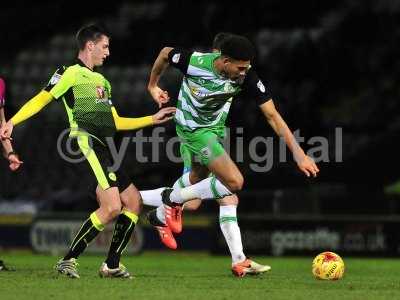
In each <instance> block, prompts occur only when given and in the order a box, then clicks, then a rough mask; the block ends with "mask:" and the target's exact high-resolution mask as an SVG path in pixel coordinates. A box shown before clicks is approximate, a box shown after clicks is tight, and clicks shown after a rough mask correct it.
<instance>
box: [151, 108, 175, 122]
mask: <svg viewBox="0 0 400 300" xmlns="http://www.w3.org/2000/svg"><path fill="white" fill-rule="evenodd" d="M175 112H176V108H175V107H165V108H162V109H160V110H159V111H158V113H156V114H154V115H153V124H154V125H156V124H162V123H165V122H167V121H169V120H171V119H172V118H173V117H174V115H175Z"/></svg>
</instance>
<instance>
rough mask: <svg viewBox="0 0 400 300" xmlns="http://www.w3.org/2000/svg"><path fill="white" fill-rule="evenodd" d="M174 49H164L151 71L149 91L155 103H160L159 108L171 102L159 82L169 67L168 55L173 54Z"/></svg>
mask: <svg viewBox="0 0 400 300" xmlns="http://www.w3.org/2000/svg"><path fill="white" fill-rule="evenodd" d="M172 49H173V48H171V47H164V48H163V49H162V50H161V51H160V53H159V54H158V56H157V59H156V61H155V62H154V64H153V68H152V69H151V73H150V79H149V84H148V85H147V89H148V91H149V93H150V95H151V96H152V97H153V99H154V101H156V102H157V103H158V107H160V108H161V107H162V105H163V104H165V103H167V102H168V101H169V96H168V92H167V91H164V90H162V89H161V88H160V87H159V86H158V81H159V80H160V77H161V75H162V73H163V72H164V70H165V69H166V68H167V67H168V65H169V63H168V54H169V53H170V52H171V50H172Z"/></svg>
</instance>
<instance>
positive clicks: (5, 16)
mask: <svg viewBox="0 0 400 300" xmlns="http://www.w3.org/2000/svg"><path fill="white" fill-rule="evenodd" d="M399 20H400V2H398V1H391V0H378V1H368V0H359V1H357V0H349V1H341V0H337V1H327V2H323V1H322V2H321V1H317V0H310V1H299V2H293V1H288V0H279V1H278V0H264V1H247V2H246V3H240V4H239V3H232V2H228V1H218V2H211V1H210V2H209V1H196V2H190V1H161V0H160V1H151V0H146V1H118V0H116V1H112V2H109V3H107V5H103V4H97V5H95V4H93V3H91V2H86V1H84V2H82V1H81V2H80V3H79V4H72V3H71V1H63V0H61V1H57V2H50V3H40V2H39V3H37V2H31V3H25V2H24V1H19V0H15V1H13V5H12V7H7V6H3V7H2V9H1V11H0V28H1V33H0V36H1V38H0V41H1V56H0V76H2V77H4V78H5V80H6V82H7V89H8V90H7V97H6V101H7V102H6V115H7V117H11V116H12V115H13V114H14V113H15V112H16V111H17V110H18V109H19V108H20V107H21V106H22V105H23V104H24V103H25V102H26V101H27V100H28V99H30V98H31V97H32V96H34V95H35V94H36V93H38V92H39V91H40V90H41V89H42V88H43V87H44V86H45V85H46V84H47V82H48V80H49V79H50V77H51V75H52V74H53V72H54V71H55V70H56V69H57V67H58V66H59V65H62V64H65V65H68V64H70V63H71V62H72V60H73V59H74V57H75V56H76V54H77V52H76V46H75V41H74V34H75V33H76V31H77V30H78V29H79V28H80V27H81V26H82V25H83V24H87V23H90V22H98V21H100V22H102V23H104V24H106V26H107V27H108V29H109V30H110V32H111V36H112V39H111V56H110V58H109V59H108V61H106V63H105V65H104V67H103V68H102V69H101V72H102V73H103V74H104V75H105V77H106V78H107V79H108V80H109V81H110V82H111V84H112V87H113V103H114V105H115V106H116V107H117V109H118V111H119V112H120V115H122V116H143V115H148V114H152V113H154V112H155V111H156V110H157V106H156V105H155V103H154V102H153V101H152V99H151V98H150V96H149V94H148V93H147V90H146V85H147V80H148V77H149V74H150V70H151V66H152V63H153V62H154V60H155V58H156V57H157V55H158V53H159V51H160V50H161V49H162V47H164V46H171V47H178V46H179V47H185V48H189V49H194V50H197V51H208V50H209V49H210V48H211V44H212V40H213V38H214V36H215V34H216V33H218V32H221V31H225V32H233V33H237V34H242V35H245V36H247V37H248V38H249V39H250V40H251V41H252V42H253V43H254V45H255V47H256V50H257V58H256V60H255V62H254V63H252V65H253V67H254V68H255V69H256V71H257V73H258V74H259V76H260V78H261V79H262V80H263V82H264V84H265V85H266V87H267V88H269V89H270V90H271V91H272V94H273V99H274V102H275V104H276V105H277V107H278V110H279V111H280V112H281V114H282V116H283V118H284V119H285V120H286V121H287V123H288V125H289V126H290V128H291V129H292V130H293V131H295V130H299V131H300V133H301V136H302V137H304V140H305V142H304V143H302V144H301V146H302V147H303V148H304V149H305V150H310V149H311V148H312V146H314V147H315V145H312V143H307V141H311V139H312V138H313V137H323V138H325V139H326V141H327V142H328V143H327V147H325V148H324V150H327V152H326V153H328V154H327V155H324V156H323V158H324V159H323V161H321V160H319V161H318V165H319V168H320V171H321V172H320V175H319V176H318V178H316V179H307V178H305V176H304V175H302V174H301V173H300V172H299V171H298V170H297V168H296V164H295V163H294V162H293V159H292V158H291V157H290V156H288V159H287V161H286V162H282V161H281V159H280V156H279V149H280V148H279V141H278V139H276V138H274V143H273V145H272V146H273V147H272V149H267V147H266V146H265V144H262V143H260V144H259V145H258V146H257V148H256V151H257V154H258V155H259V156H260V157H261V156H263V155H264V154H265V153H266V151H270V152H271V151H272V153H273V154H274V155H270V156H268V159H272V162H271V161H269V162H268V163H272V166H273V167H272V169H271V170H269V171H268V172H254V170H252V169H251V168H250V164H251V163H252V161H251V158H250V157H249V153H248V151H244V152H243V162H242V163H239V167H240V170H241V171H242V173H243V175H244V177H245V187H244V190H243V192H242V193H241V194H240V195H239V196H240V199H241V202H240V206H239V221H240V220H241V227H242V230H243V235H244V240H245V242H246V241H247V244H248V245H250V246H248V247H251V245H255V244H257V243H258V244H257V245H258V246H254V249H253V250H254V251H261V252H263V251H264V252H265V253H274V254H277V255H278V254H282V251H279V250H276V249H281V248H282V247H281V248H279V247H278V246H277V247H278V248H276V249H275V250H274V249H272V246H271V245H272V244H273V241H275V242H276V241H277V240H279V241H282V240H284V241H285V243H286V244H288V245H289V244H290V243H292V244H290V245H292V246H287V247H286V248H288V249H289V248H290V247H291V248H290V249H291V250H292V252H291V253H297V252H296V251H298V252H299V253H303V252H304V251H312V250H313V249H314V248H310V247H308V246H307V245H309V244H310V243H311V244H312V243H314V242H315V245H317V246H315V247H316V248H318V247H320V248H323V245H325V244H323V243H322V246H321V244H318V242H316V241H319V240H318V239H319V238H321V239H325V240H326V241H327V242H332V239H335V238H334V237H332V235H330V234H331V233H332V232H336V233H337V234H338V237H337V239H339V242H338V244H335V245H336V246H335V245H331V244H329V243H328V245H330V247H331V248H332V247H339V249H343V251H349V252H351V253H355V254H357V253H360V254H363V253H364V254H367V255H370V254H383V255H387V254H396V253H398V252H399V251H400V250H399V249H400V246H399V244H398V243H397V242H398V241H397V237H395V236H396V234H395V232H396V231H397V232H398V229H399V228H400V225H398V224H400V223H399V222H398V219H397V216H398V215H399V214H400V202H399V201H400V172H399V169H398V166H399V155H398V153H399V150H400V144H398V143H397V140H398V138H399V136H400V135H399V133H400V114H399V112H400V101H399V95H400V88H399V84H398V79H399V78H400V76H399V75H400V74H399V71H400V60H399V59H398V47H399V46H400V26H399V25H400V24H399V23H400V22H399ZM179 79H180V75H179V73H178V72H176V71H175V70H168V72H166V74H165V75H164V77H163V81H162V86H163V87H164V88H165V89H167V90H168V91H170V94H171V95H176V93H177V91H178V89H179ZM171 98H172V99H173V98H174V97H171ZM67 123H68V122H67V117H66V114H65V111H64V108H63V105H62V104H61V103H52V104H50V105H48V107H47V108H46V109H45V110H44V111H43V112H41V113H40V115H39V116H37V117H35V118H33V119H31V120H29V121H28V122H25V123H23V124H22V125H21V126H18V127H17V128H16V129H15V131H14V148H15V149H16V151H17V152H18V153H19V154H20V157H21V158H22V160H23V161H24V164H23V166H22V168H21V169H20V170H19V171H18V172H16V173H11V172H10V171H9V170H8V166H7V163H6V161H5V160H4V159H3V160H1V162H0V215H1V216H2V217H1V218H0V220H1V221H0V246H3V247H15V246H26V245H25V244H24V242H22V241H20V242H18V241H16V238H15V236H16V235H18V234H19V235H20V236H24V237H26V238H27V240H28V241H29V234H32V231H31V229H32V228H31V225H32V222H34V221H35V220H37V219H40V218H41V217H43V216H45V218H52V217H54V216H56V217H55V219H57V220H60V219H63V218H65V216H66V215H67V216H71V215H77V216H80V215H82V216H85V215H86V214H87V213H88V212H90V211H91V210H92V209H94V208H95V207H96V201H95V199H94V197H93V191H94V188H95V185H94V183H93V182H92V178H91V177H90V176H87V172H86V171H85V170H84V169H83V168H84V167H86V166H82V165H80V166H76V165H72V164H69V163H67V162H65V161H64V160H63V159H62V158H61V157H60V155H59V154H58V152H57V147H56V142H57V138H58V136H59V134H60V133H61V132H62V130H64V129H65V128H67ZM228 123H229V125H230V127H231V132H235V133H236V132H240V134H238V135H232V138H231V153H232V154H235V153H236V151H237V149H236V148H235V146H236V145H237V144H236V138H241V139H243V143H244V149H245V150H246V149H247V148H248V146H249V144H250V142H251V140H252V139H253V138H254V137H260V136H261V137H264V138H267V137H274V132H273V131H272V129H271V128H270V127H269V125H268V124H267V122H266V120H265V118H264V117H263V115H262V114H261V112H260V111H259V109H258V107H257V105H256V104H255V102H254V101H252V99H246V98H239V99H236V101H234V103H233V105H232V108H231V113H230V117H229V120H228ZM238 128H239V129H240V128H243V130H241V129H240V130H239V131H238V130H237V129H238ZM152 132H153V131H152V129H145V130H143V132H142V133H143V135H144V136H151V135H152ZM136 134H137V133H135V132H133V133H128V134H127V135H126V136H131V137H133V136H135V135H136ZM161 136H162V137H163V140H164V142H163V143H161V144H160V147H161V148H160V149H161V150H160V158H159V162H157V161H153V162H152V161H151V160H152V159H151V157H152V145H151V144H150V143H145V144H144V146H143V153H144V154H145V155H147V156H148V157H149V162H147V163H140V162H138V161H137V160H136V159H135V156H136V155H135V151H136V148H135V144H134V143H130V144H129V146H128V151H127V155H126V157H125V159H124V164H125V165H126V166H127V169H128V170H129V173H130V174H129V176H130V177H131V178H132V180H133V182H134V183H135V184H136V186H137V187H138V188H139V189H152V188H156V187H160V186H171V185H172V184H173V182H174V181H175V180H176V178H178V177H179V176H180V174H181V172H182V164H179V163H175V162H171V161H169V160H168V159H167V157H166V155H165V151H163V149H165V147H166V142H167V141H168V140H169V139H170V138H172V137H173V136H175V129H174V126H173V123H171V124H168V125H167V126H166V127H165V132H164V133H162V135H161ZM122 137H123V136H119V137H118V138H119V139H121V138H122ZM269 146H271V145H269ZM176 150H177V149H176ZM316 154H317V156H318V153H316ZM233 156H234V155H233ZM319 157H321V155H319ZM266 163H267V162H265V163H264V162H260V163H259V164H260V165H263V164H266ZM146 209H147V208H145V210H146ZM66 213H67V214H66ZM217 214H218V207H217V205H216V204H215V203H212V202H207V203H204V204H203V206H202V207H201V208H200V209H199V211H197V212H194V213H188V214H187V216H188V220H189V221H188V224H189V225H188V226H189V228H192V227H193V228H194V229H193V230H195V229H196V228H197V227H196V226H198V227H201V228H202V229H201V230H203V233H204V239H207V238H208V240H209V241H210V242H209V243H208V244H207V247H208V246H209V248H212V249H214V250H215V251H216V252H218V249H219V248H218V245H220V246H221V245H222V244H221V243H220V242H215V241H216V240H218V239H220V236H219V233H217V232H218V229H217V226H216V225H215V222H216V221H217ZM21 216H24V217H21ZM199 216H202V217H204V219H201V218H200V217H199ZM196 218H198V219H196ZM190 220H195V221H193V224H192V225H193V226H192V227H191V226H190ZM196 220H197V221H196ZM307 222H309V223H310V224H308V223H307ZM199 224H201V225H199ZM305 224H308V225H305ZM18 226H19V227H18ZM321 226H322V227H321ZM16 227H18V228H16ZM50 227H51V226H50ZM303 227H304V228H303ZM21 228H23V229H21ZM143 228H144V229H146V225H145V224H144V227H143ZM210 228H212V229H215V230H209V229H210ZM246 228H247V229H248V228H252V230H248V231H247V232H246ZM15 230H21V231H15ZM199 230H200V229H199ZM189 231H190V230H189ZM214 231H215V235H214V233H213V232H214ZM16 232H19V233H18V234H15V233H16ZM207 232H208V233H210V232H212V233H211V234H210V236H208V235H207V234H208V233H207ZM277 232H278V233H282V234H283V235H282V236H279V237H278V238H277V237H276V233H277ZM321 232H322V233H321ZM287 233H290V234H292V235H291V236H289V237H287ZM307 233H308V234H310V236H312V237H311V238H310V237H308V240H307V237H305V236H304V234H307ZM392 233H393V234H392ZM302 234H303V235H302ZM318 234H319V235H318ZM349 234H350V237H349ZM149 236H150V235H149ZM299 236H300V237H299ZM321 236H322V237H321ZM360 236H361V237H360ZM145 237H146V235H145ZM152 238H153V237H148V239H147V240H150V241H151V239H152ZM31 239H32V237H31ZM154 239H155V240H154V241H153V242H154V243H153V244H152V245H153V246H154V247H156V244H157V241H156V238H155V237H154ZM192 239H193V240H196V239H195V238H193V235H192ZM274 239H275V240H274ZM310 239H311V241H313V242H310ZM346 239H347V240H346ZM379 239H383V240H384V242H382V241H381V244H380V245H381V246H382V245H383V246H382V247H381V248H379V247H378V246H376V243H377V242H376V240H379ZM145 240H146V238H145ZM187 240H190V237H187V238H186V241H187ZM299 240H301V241H303V244H304V245H306V246H304V245H303V244H301V243H300V242H299ZM354 240H355V242H354ZM346 241H347V243H348V244H346ZM374 241H375V242H376V243H375V244H374ZM193 242H194V243H195V244H196V241H193ZM296 243H297V244H296ZM298 243H300V244H301V245H303V246H302V247H303V248H302V247H301V246H298V247H297V246H293V245H295V244H296V245H298ZM372 244H373V245H375V246H371V247H369V245H372ZM378 244H379V243H378ZM148 245H149V244H148ZM313 245H314V244H313ZM318 245H319V246H318ZM346 245H347V246H348V248H346ZM349 245H350V246H349ZM354 245H356V246H354ZM149 247H150V246H149ZM188 247H189V248H190V247H191V246H190V245H188ZM196 247H197V246H196V245H194V246H193V248H196ZM221 247H222V248H223V246H221ZM296 247H297V248H296ZM307 247H308V248H307ZM340 247H342V248H340ZM352 247H353V248H352ZM357 247H358V248H357ZM368 247H369V248H368ZM374 247H375V248H376V247H378V248H379V249H378V248H377V249H378V250H376V251H375V250H374V251H375V252H374V251H372V250H371V249H373V248H374ZM375 248H374V249H375ZM216 249H217V250H216ZM221 251H222V250H221ZM224 251H225V250H224ZM302 251H303V252H302Z"/></svg>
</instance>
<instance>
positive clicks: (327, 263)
mask: <svg viewBox="0 0 400 300" xmlns="http://www.w3.org/2000/svg"><path fill="white" fill-rule="evenodd" d="M312 273H313V275H314V276H315V278H317V279H323V280H338V279H340V278H342V277H343V274H344V262H343V260H342V258H341V257H340V256H339V255H337V254H336V253H333V252H329V251H327V252H322V253H320V254H318V255H317V256H316V257H315V258H314V260H313V263H312Z"/></svg>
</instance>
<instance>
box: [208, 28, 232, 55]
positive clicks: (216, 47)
mask: <svg viewBox="0 0 400 300" xmlns="http://www.w3.org/2000/svg"><path fill="white" fill-rule="evenodd" d="M232 35H233V33H230V32H218V33H217V34H216V35H215V37H214V39H213V43H212V51H213V52H220V51H221V45H222V43H223V42H224V41H225V40H226V39H227V38H229V37H230V36H232Z"/></svg>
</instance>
